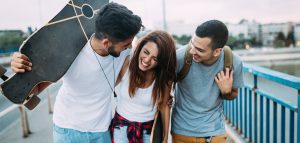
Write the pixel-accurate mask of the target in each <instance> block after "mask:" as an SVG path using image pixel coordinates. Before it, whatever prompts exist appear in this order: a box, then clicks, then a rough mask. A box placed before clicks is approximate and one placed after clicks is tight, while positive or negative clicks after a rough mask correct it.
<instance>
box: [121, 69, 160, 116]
mask: <svg viewBox="0 0 300 143" xmlns="http://www.w3.org/2000/svg"><path fill="white" fill-rule="evenodd" d="M154 82H155V81H154ZM154 82H153V83H152V85H151V86H149V87H148V88H138V89H137V91H136V93H135V96H134V97H133V98H131V97H130V96H129V92H128V87H129V74H128V70H127V71H126V73H125V74H124V77H123V78H122V80H121V82H120V83H119V84H118V86H117V87H116V94H117V96H118V103H117V109H116V110H117V113H118V114H120V115H121V116H123V117H124V118H126V119H127V120H129V121H135V122H147V121H151V120H154V116H155V113H156V110H157V106H153V103H152V90H153V85H154Z"/></svg>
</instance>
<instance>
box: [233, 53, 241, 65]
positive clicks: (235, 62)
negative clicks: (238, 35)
mask: <svg viewBox="0 0 300 143" xmlns="http://www.w3.org/2000/svg"><path fill="white" fill-rule="evenodd" d="M232 57H233V66H241V65H242V60H241V58H240V56H239V55H237V54H236V53H235V52H232Z"/></svg>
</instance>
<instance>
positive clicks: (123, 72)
mask: <svg viewBox="0 0 300 143" xmlns="http://www.w3.org/2000/svg"><path fill="white" fill-rule="evenodd" d="M128 66H129V56H127V57H126V59H125V61H124V63H123V66H122V68H121V71H120V72H119V75H118V78H117V81H116V84H115V86H117V85H118V84H119V83H120V82H121V80H122V78H123V76H124V74H125V73H126V70H127V68H128Z"/></svg>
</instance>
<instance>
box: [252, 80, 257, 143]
mask: <svg viewBox="0 0 300 143" xmlns="http://www.w3.org/2000/svg"><path fill="white" fill-rule="evenodd" d="M256 89H257V75H254V81H253V89H252V90H253V96H254V101H253V102H254V139H253V142H257V134H258V132H257V93H256Z"/></svg>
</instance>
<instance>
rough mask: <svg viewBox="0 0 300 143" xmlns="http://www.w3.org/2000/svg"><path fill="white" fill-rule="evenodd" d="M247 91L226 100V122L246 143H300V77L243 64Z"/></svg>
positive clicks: (243, 90)
mask: <svg viewBox="0 0 300 143" xmlns="http://www.w3.org/2000/svg"><path fill="white" fill-rule="evenodd" d="M243 71H244V73H243V76H244V83H245V86H244V88H240V89H239V95H238V97H237V98H236V99H235V100H232V101H224V114H225V117H226V120H227V122H228V123H229V125H231V126H232V127H233V128H234V129H235V130H236V131H237V132H238V133H239V134H240V135H241V136H243V138H245V139H246V141H249V142H254V143H269V142H274V143H278V142H280V143H284V142H290V143H294V142H297V143H300V114H299V113H298V109H299V106H300V78H298V77H294V76H290V75H287V74H284V73H280V72H276V71H273V70H270V69H266V68H262V67H258V66H254V65H249V64H244V67H243Z"/></svg>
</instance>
